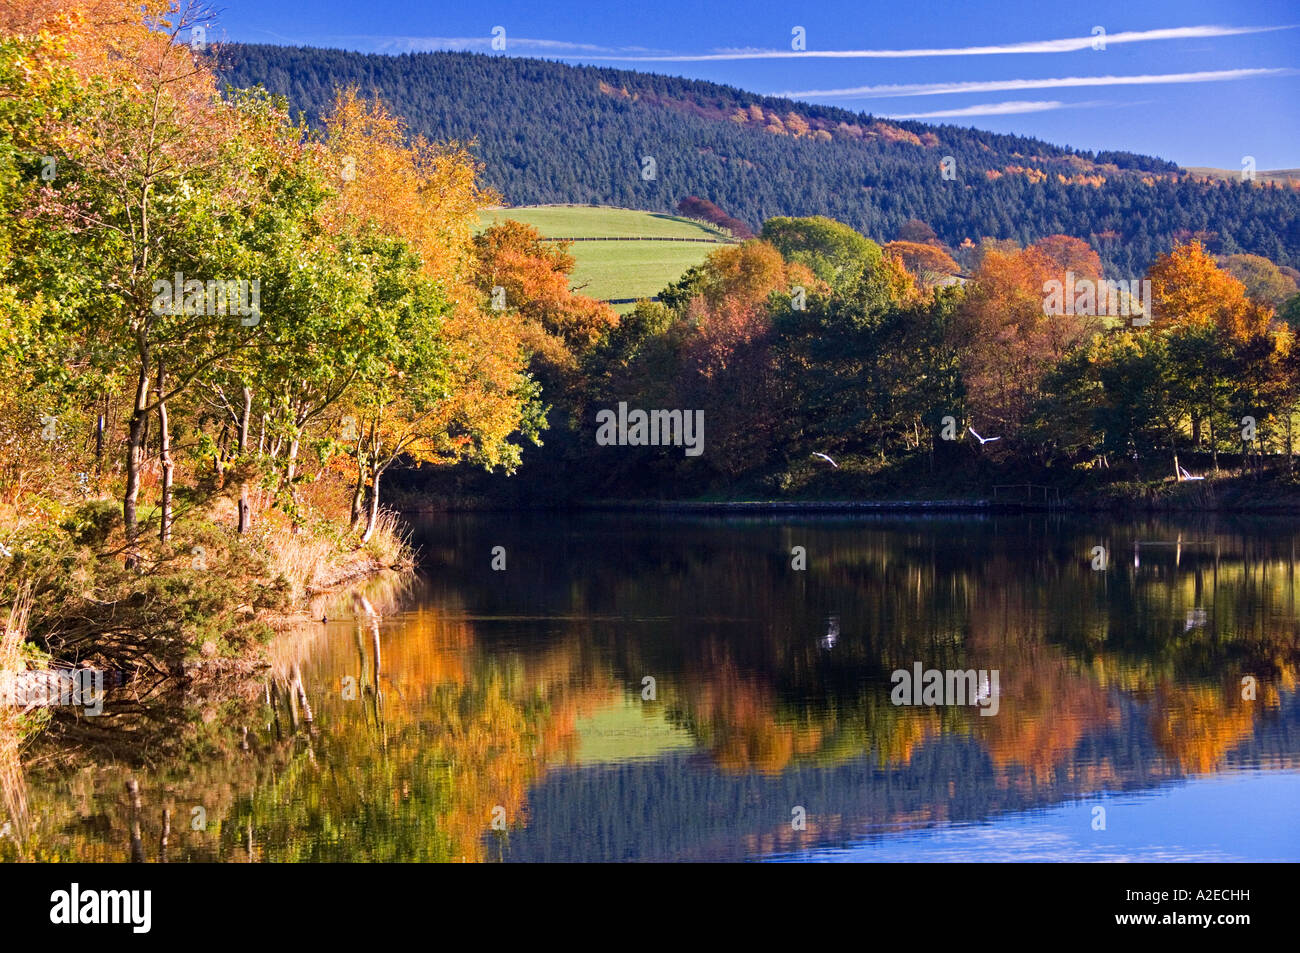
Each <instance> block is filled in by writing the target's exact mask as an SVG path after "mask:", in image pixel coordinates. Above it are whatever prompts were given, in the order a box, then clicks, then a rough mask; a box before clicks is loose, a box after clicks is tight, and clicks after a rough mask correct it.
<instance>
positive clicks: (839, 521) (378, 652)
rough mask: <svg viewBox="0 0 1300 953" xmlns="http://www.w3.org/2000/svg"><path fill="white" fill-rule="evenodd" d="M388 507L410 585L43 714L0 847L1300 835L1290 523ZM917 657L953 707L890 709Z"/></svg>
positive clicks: (9, 779)
mask: <svg viewBox="0 0 1300 953" xmlns="http://www.w3.org/2000/svg"><path fill="white" fill-rule="evenodd" d="M413 533H414V538H415V542H416V543H417V544H418V545H419V547H420V550H421V569H420V572H419V574H418V575H417V576H416V577H414V578H409V579H401V580H397V579H388V580H381V581H378V582H376V583H375V584H373V585H371V586H369V587H367V588H366V589H364V590H362V591H361V592H360V593H359V594H349V595H346V596H338V597H333V598H331V599H327V600H322V601H320V602H319V603H318V604H317V605H316V606H314V607H313V619H312V621H310V622H304V623H303V624H302V625H301V626H299V627H298V629H297V630H295V631H294V632H292V633H289V634H288V635H287V636H285V637H284V638H281V639H279V640H278V641H277V642H276V643H274V644H273V646H272V647H271V650H270V655H271V660H272V668H271V669H270V671H269V672H267V673H265V674H263V675H256V676H253V677H248V678H237V677H235V676H234V675H233V674H232V675H230V676H228V677H223V678H221V679H215V680H211V681H210V682H207V683H204V684H199V685H194V686H190V687H189V688H187V689H185V690H178V689H176V688H174V687H170V686H167V685H160V686H158V687H157V688H156V690H149V689H147V688H139V687H137V688H135V689H133V690H131V691H128V690H127V689H125V688H121V687H117V688H110V689H109V694H108V700H107V702H106V704H105V711H104V714H103V715H102V716H99V717H97V718H95V717H85V716H84V715H82V714H80V713H79V712H77V711H68V710H59V711H58V712H57V713H56V715H55V717H54V720H53V722H52V723H51V725H50V727H49V728H48V730H47V731H46V732H44V733H43V734H42V735H40V736H39V737H38V738H37V739H36V740H35V741H34V742H33V743H32V744H31V745H30V746H29V747H28V748H27V749H26V750H24V751H23V752H22V753H21V763H17V762H15V760H14V758H12V757H10V758H9V759H8V761H7V762H6V763H5V764H6V766H5V769H4V772H3V774H2V775H0V780H2V781H3V790H4V795H5V803H4V808H5V814H6V817H7V818H9V821H8V823H10V826H11V837H10V838H9V846H8V848H7V849H8V851H9V853H8V854H5V855H3V856H15V854H14V850H15V849H16V848H15V847H14V846H13V845H14V836H19V835H20V840H21V843H22V845H23V846H22V856H25V857H29V858H35V859H65V860H112V861H120V860H127V859H131V858H133V857H134V858H136V859H144V860H157V859H166V860H168V861H185V860H219V861H235V862H244V861H248V860H257V861H334V860H346V861H371V860H374V861H380V860H404V861H405V860H421V861H425V860H429V861H441V860H446V861H494V862H502V861H625V860H626V861H635V860H640V861H646V860H649V861H670V860H694V861H740V860H776V861H791V860H796V861H797V860H827V861H843V860H849V861H948V860H956V861H972V860H1043V861H1063V860H1252V861H1253V860H1278V861H1283V860H1285V861H1295V860H1300V810H1298V806H1300V704H1298V703H1297V696H1296V669H1297V662H1298V661H1300V635H1298V634H1297V633H1300V600H1298V599H1297V595H1298V593H1300V581H1298V580H1297V575H1296V570H1297V542H1298V541H1300V522H1297V521H1293V520H1289V519H1284V518H1280V517H1270V518H1244V517H1243V518H1228V517H1222V516H1220V517H1215V518H1208V517H1206V518H1199V519H1187V520H1173V519H1168V518H1159V519H1154V518H1153V519H1150V520H1119V521H1117V520H1112V519H1108V518H1103V517H1090V516H1081V515H1078V514H1071V515H1062V514H1059V513H1054V514H1047V513H1032V514H987V515H982V516H972V515H960V516H945V515H941V514H926V515H923V516H908V515H897V514H890V515H880V516H873V517H855V518H843V517H839V516H836V517H817V516H804V517H791V516H789V515H787V514H782V515H780V516H777V517H772V518H744V519H738V518H733V517H726V518H723V517H712V516H689V517H688V516H669V515H657V516H644V515H637V514H631V513H618V514H544V513H525V514H476V515H465V514H451V515H439V516H432V517H420V518H417V519H416V521H415V522H414V524H413ZM800 548H801V549H800ZM796 566H802V567H803V568H796ZM494 567H495V568H494ZM317 616H320V617H323V618H324V619H325V620H326V621H321V618H320V617H317ZM918 666H919V669H918ZM918 670H919V671H920V672H922V673H924V672H929V671H932V670H933V671H937V672H938V673H940V674H939V676H938V678H939V679H940V682H939V684H938V686H937V687H938V689H939V691H937V692H936V695H935V696H931V698H930V701H940V702H944V703H943V704H927V703H925V693H924V692H923V691H922V690H921V685H920V684H918V685H917V691H916V694H915V697H914V698H913V699H912V700H913V701H915V702H916V703H915V704H896V703H895V701H896V700H897V698H898V691H899V690H900V689H899V688H898V686H900V685H901V684H902V679H901V677H900V676H898V675H896V674H895V673H905V674H906V675H907V676H908V679H909V680H911V679H912V677H913V674H914V673H916V672H917V671H918ZM967 672H969V673H971V675H970V677H969V680H966V679H967V676H966V675H965V674H964V673H967ZM992 676H996V680H994V678H993V677H992ZM925 678H926V677H925V676H923V679H922V681H924V680H925ZM953 686H955V687H956V688H957V689H958V692H957V695H956V696H954V695H953V693H952V692H951V691H950V690H949V689H951V688H952V687H953ZM963 687H969V688H970V690H971V692H972V694H967V695H965V696H964V697H963V693H962V692H961V689H962V688H963ZM0 849H6V848H0Z"/></svg>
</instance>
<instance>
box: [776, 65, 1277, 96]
mask: <svg viewBox="0 0 1300 953" xmlns="http://www.w3.org/2000/svg"><path fill="white" fill-rule="evenodd" d="M1296 73H1300V70H1297V69H1293V68H1291V67H1270V68H1259V69H1223V70H1201V71H1199V72H1195V73H1157V74H1151V73H1147V74H1142V75H1137V76H1061V77H1056V78H1052V79H994V80H971V81H967V82H957V83H896V84H890V85H883V86H849V87H844V88H839V89H800V90H789V91H786V92H780V93H772V95H773V96H781V97H785V98H787V99H831V98H846V99H892V98H894V97H898V96H942V95H945V94H950V93H992V92H1008V91H1012V90H1022V89H1069V88H1075V87H1087V86H1155V85H1161V84H1170V83H1215V82H1226V81H1230V80H1239V79H1255V78H1258V77H1263V76H1291V75H1294V74H1296Z"/></svg>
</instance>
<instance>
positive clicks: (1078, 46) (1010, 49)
mask: <svg viewBox="0 0 1300 953" xmlns="http://www.w3.org/2000/svg"><path fill="white" fill-rule="evenodd" d="M1291 29H1294V25H1287V26H1180V27H1170V28H1167V29H1163V30H1128V31H1125V32H1122V33H1107V34H1105V35H1104V36H1091V35H1090V36H1071V37H1065V38H1062V39H1059V40H1027V41H1024V42H1021V43H994V44H989V45H986V46H950V47H932V48H920V49H911V50H818V49H811V50H767V49H740V50H721V51H718V52H716V53H669V54H663V55H653V56H590V57H583V58H584V59H593V60H619V61H622V62H641V63H703V62H711V61H715V60H775V59H796V58H804V57H807V58H813V59H912V58H916V57H926V56H995V55H1001V54H1007V53H1072V52H1074V51H1076V50H1087V49H1091V48H1092V47H1093V44H1094V43H1096V42H1097V41H1098V40H1104V41H1105V44H1106V46H1110V45H1111V44H1112V43H1147V42H1150V41H1153V40H1183V39H1204V38H1206V37H1217V36H1240V35H1242V34H1246V33H1266V32H1269V31H1271V30H1291ZM570 55H572V56H575V57H576V56H583V54H581V53H573V54H570Z"/></svg>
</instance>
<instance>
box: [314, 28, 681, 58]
mask: <svg viewBox="0 0 1300 953" xmlns="http://www.w3.org/2000/svg"><path fill="white" fill-rule="evenodd" d="M312 39H313V42H320V43H324V44H327V45H330V46H340V45H341V46H346V47H351V48H360V47H364V48H365V49H367V50H369V51H372V52H376V53H423V52H434V51H437V50H451V51H455V52H482V53H486V52H491V51H492V42H493V37H491V36H487V35H484V36H375V35H369V34H347V35H331V36H319V37H314V38H312ZM505 51H506V52H507V53H516V52H525V53H541V54H546V55H550V56H555V57H557V58H561V59H563V58H565V57H566V56H569V57H575V56H580V57H588V56H592V58H597V57H595V56H593V54H626V55H627V56H643V55H652V54H656V53H662V52H664V51H663V50H655V49H652V48H649V47H644V46H598V45H596V44H594V43H576V42H573V41H572V40H547V39H542V38H539V37H527V36H510V35H508V34H507V36H506V50H505ZM601 58H607V59H621V58H622V56H615V55H607V56H604V57H601Z"/></svg>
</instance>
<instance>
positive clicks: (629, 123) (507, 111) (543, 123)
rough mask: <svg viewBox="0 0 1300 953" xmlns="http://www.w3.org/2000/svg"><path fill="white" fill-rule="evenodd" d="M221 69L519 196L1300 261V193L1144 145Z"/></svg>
mask: <svg viewBox="0 0 1300 953" xmlns="http://www.w3.org/2000/svg"><path fill="white" fill-rule="evenodd" d="M224 63H225V67H224V76H225V79H226V80H227V81H229V82H230V83H231V84H232V85H234V86H236V87H243V86H252V85H256V84H259V83H262V84H265V85H266V87H267V88H268V89H270V90H271V91H272V92H275V93H279V94H282V95H285V96H287V97H288V99H289V100H290V103H291V105H292V106H293V108H295V109H301V110H303V111H305V112H306V114H307V118H308V119H309V121H311V122H312V123H317V122H319V119H320V116H321V113H322V110H323V109H324V108H325V107H326V106H327V104H328V103H329V102H330V100H331V98H332V96H333V94H334V90H335V88H336V87H338V86H348V85H356V86H357V87H359V89H360V90H361V92H363V93H366V94H370V93H378V94H379V95H380V96H382V97H383V99H384V100H385V101H386V102H388V103H389V104H390V105H391V107H392V108H393V111H394V112H395V113H397V114H398V115H401V116H403V117H405V119H406V120H407V121H409V123H410V125H411V128H412V130H413V131H415V132H419V133H423V134H425V135H427V136H429V137H431V138H434V139H439V140H443V139H459V140H473V141H475V142H476V143H477V145H476V146H475V152H476V154H477V155H478V156H479V157H480V158H481V159H482V161H483V163H484V166H485V168H484V174H483V177H484V184H486V185H489V186H492V187H494V188H496V189H497V190H499V191H500V192H501V193H502V194H503V195H504V196H505V199H506V201H508V202H509V203H511V204H515V205H524V204H541V203H552V202H577V203H590V204H604V205H619V206H625V207H630V208H644V209H652V210H663V211H670V210H673V209H675V208H676V207H677V204H678V202H680V201H681V200H682V199H683V198H685V197H687V196H690V195H695V196H699V197H701V198H705V199H708V200H710V201H712V202H715V203H717V204H718V205H719V206H721V207H722V208H724V209H725V210H726V211H727V212H729V213H731V214H732V215H734V216H736V217H738V218H740V219H742V220H743V221H745V222H747V223H748V224H749V225H751V226H755V227H757V226H759V225H761V223H762V222H763V221H764V220H766V219H768V218H770V217H772V216H777V215H827V216H830V217H832V218H835V219H838V220H840V221H843V222H846V223H848V224H850V225H852V226H854V227H855V228H857V229H859V230H861V231H862V232H864V233H865V234H868V235H870V236H872V237H874V238H877V239H892V238H894V237H896V235H897V232H898V229H899V228H900V226H902V224H903V223H904V222H905V221H907V220H909V219H920V220H921V221H924V222H927V223H928V224H930V225H931V226H932V227H933V228H934V230H935V232H936V233H937V234H938V236H939V238H940V239H942V240H943V241H944V242H945V243H946V244H947V245H949V246H950V247H952V248H955V249H956V248H960V246H961V245H962V244H963V242H964V241H965V240H967V239H970V240H972V241H975V242H978V241H979V239H980V238H981V237H985V236H989V237H993V238H1005V239H1014V240H1016V241H1018V242H1020V243H1022V244H1024V243H1028V242H1032V241H1034V240H1036V239H1038V238H1041V237H1042V236H1044V235H1050V234H1057V233H1061V234H1068V235H1073V236H1075V237H1078V238H1082V239H1085V240H1086V241H1088V242H1089V244H1091V245H1092V247H1093V248H1095V249H1096V250H1097V251H1098V253H1099V254H1100V255H1101V258H1102V261H1103V263H1104V264H1105V265H1106V268H1107V270H1108V272H1110V273H1112V274H1115V275H1133V274H1139V273H1141V272H1142V271H1144V270H1145V268H1146V266H1147V265H1148V264H1149V263H1150V262H1151V260H1152V259H1153V258H1154V257H1155V256H1156V255H1158V254H1160V253H1162V252H1165V251H1168V250H1169V249H1170V248H1171V247H1172V246H1173V245H1174V243H1175V241H1176V240H1178V239H1187V238H1190V237H1192V236H1194V235H1196V233H1204V234H1201V235H1200V236H1199V237H1201V238H1202V239H1203V240H1204V241H1205V243H1206V246H1207V248H1208V249H1209V250H1211V251H1212V252H1215V253H1219V254H1233V253H1236V252H1250V253H1254V254H1259V255H1263V256H1265V257H1267V258H1270V259H1272V260H1273V261H1275V262H1277V263H1278V264H1284V265H1290V266H1292V267H1296V266H1300V192H1298V191H1296V190H1294V189H1291V188H1286V187H1271V186H1266V185H1264V184H1263V183H1259V184H1250V183H1243V182H1233V181H1206V180H1205V179H1204V178H1201V177H1195V176H1192V175H1190V174H1187V173H1185V172H1184V171H1182V170H1180V169H1179V168H1178V167H1177V166H1175V165H1174V164H1173V163H1170V162H1166V161H1163V160H1160V159H1154V158H1149V157H1143V156H1137V155H1133V154H1130V153H1123V152H1104V153H1091V152H1080V151H1074V150H1070V149H1066V148H1061V147H1058V146H1053V145H1049V144H1047V143H1044V142H1041V141H1038V140H1035V139H1030V138H1024V137H1019V136H1010V135H999V134H994V133H989V132H981V131H978V130H974V129H960V128H957V127H955V126H931V125H927V124H924V123H917V122H889V121H882V120H879V119H876V118H874V117H872V116H870V115H868V114H859V113H852V112H848V111H846V110H842V109H837V108H832V107H826V106H813V105H808V104H802V103H795V102H792V101H790V100H783V99H774V98H771V97H765V96H759V95H755V94H752V93H747V92H743V91H741V90H737V89H734V88H731V87H727V86H720V85H717V84H713V83H706V82H699V81H694V80H686V79H678V78H673V77H667V76H658V75H653V74H648V73H636V72H629V71H624V70H613V69H601V68H595V67H574V66H567V65H564V64H560V63H554V62H547V61H543V60H534V59H522V58H513V57H503V56H487V55H482V54H472V53H419V54H406V55H401V56H386V55H374V54H361V53H350V52H345V51H341V50H322V49H307V48H289V47H280V46H240V45H235V46H230V47H227V48H226V49H225V59H224ZM647 156H648V157H652V158H653V160H654V169H653V171H654V177H653V178H647V177H646V169H647V166H646V164H645V161H644V160H645V157H647ZM945 156H952V157H953V158H954V159H955V160H956V166H955V178H953V179H951V180H946V179H944V178H943V177H942V176H941V174H940V168H939V167H940V162H941V160H942V159H943V157H945Z"/></svg>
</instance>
